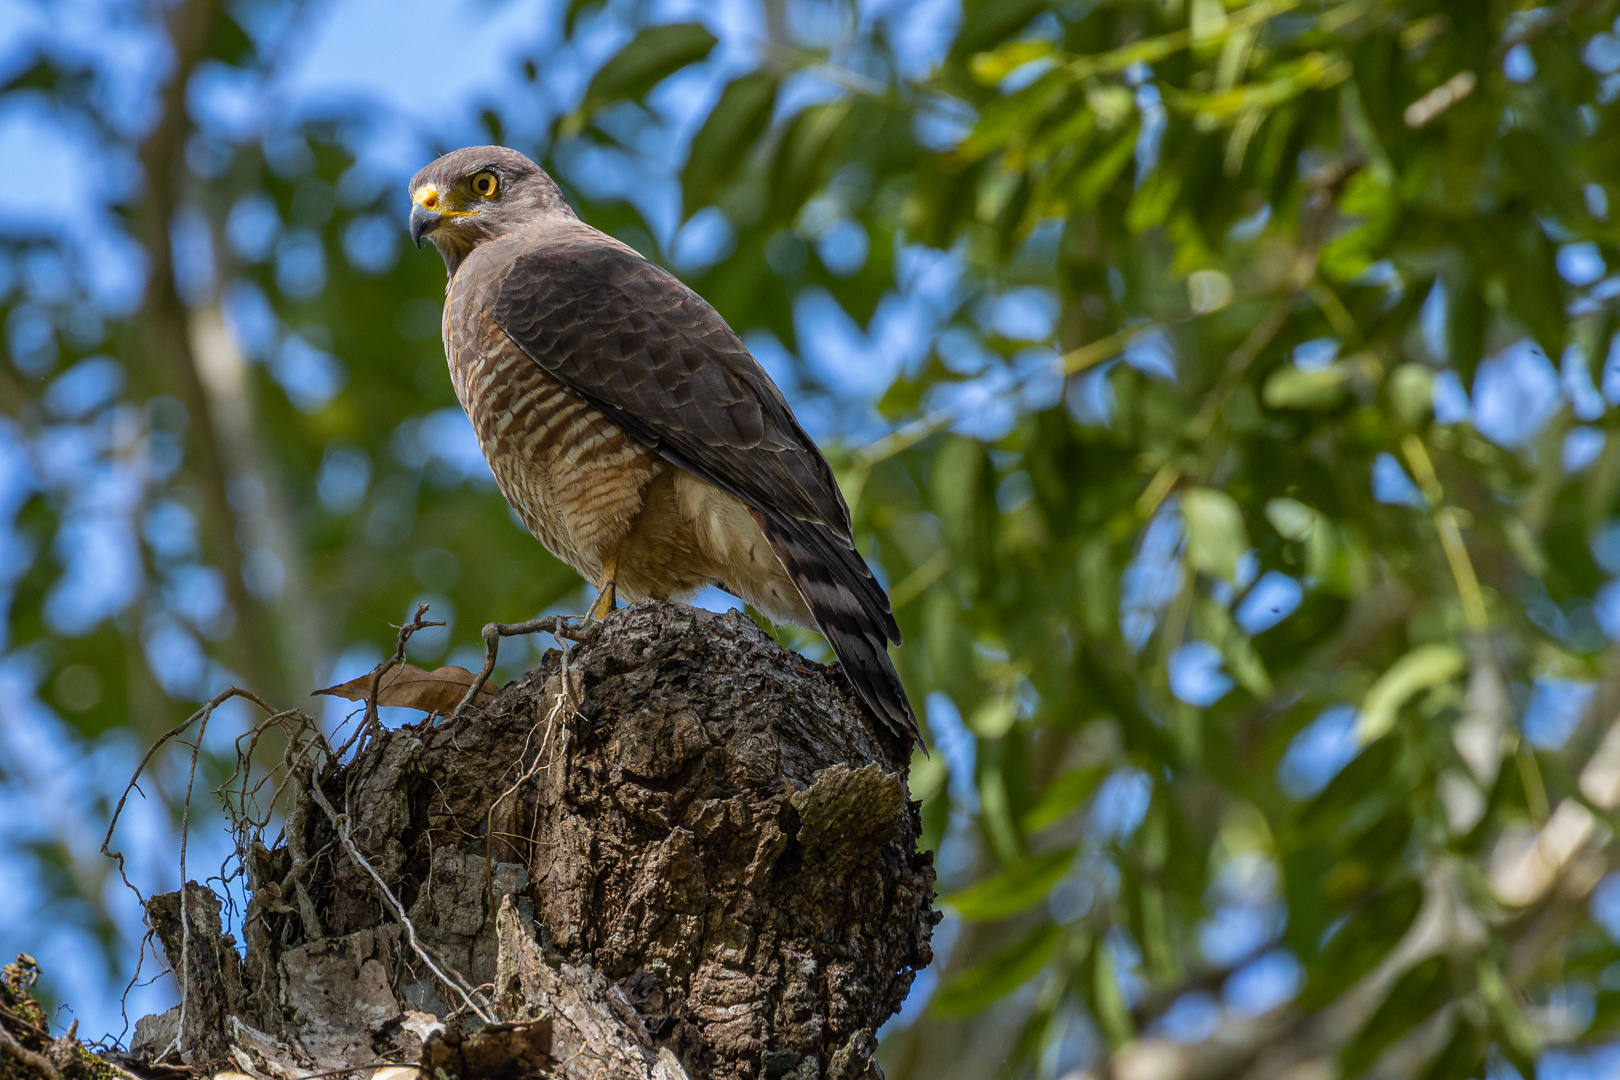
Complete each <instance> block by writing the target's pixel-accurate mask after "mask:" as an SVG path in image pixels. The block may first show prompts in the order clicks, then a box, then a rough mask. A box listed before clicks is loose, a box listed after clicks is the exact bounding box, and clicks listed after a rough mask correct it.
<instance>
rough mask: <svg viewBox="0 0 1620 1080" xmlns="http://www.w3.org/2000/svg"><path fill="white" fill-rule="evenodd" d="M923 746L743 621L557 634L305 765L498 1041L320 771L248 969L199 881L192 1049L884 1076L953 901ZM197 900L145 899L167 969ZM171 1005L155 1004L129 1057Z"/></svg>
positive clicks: (643, 616) (260, 885)
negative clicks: (492, 681)
mask: <svg viewBox="0 0 1620 1080" xmlns="http://www.w3.org/2000/svg"><path fill="white" fill-rule="evenodd" d="M908 758H909V747H907V746H905V745H903V744H902V743H901V742H900V741H899V740H898V739H896V738H894V737H893V736H891V735H890V734H888V732H887V731H886V730H882V729H880V728H879V727H878V726H877V725H876V724H875V723H874V722H873V721H872V720H871V718H870V717H869V716H868V715H867V714H866V712H865V711H864V710H863V709H862V708H861V706H860V705H859V703H858V702H857V700H856V698H855V697H854V695H853V693H852V691H851V690H850V688H849V686H848V684H847V683H846V682H845V681H844V679H843V678H842V676H841V675H840V674H838V673H836V672H835V671H832V670H829V669H827V668H823V667H821V666H820V665H818V664H814V663H812V662H810V661H807V660H805V659H804V658H803V657H800V656H798V655H796V654H793V653H790V652H787V651H785V650H783V649H781V648H779V647H778V646H777V645H775V644H774V643H773V642H772V641H771V640H770V639H769V638H768V637H767V636H766V635H765V634H764V633H763V632H762V631H760V629H759V628H758V627H757V626H755V624H754V623H753V622H752V621H750V620H749V619H747V618H746V617H744V616H742V615H741V614H738V613H731V614H727V615H716V614H712V613H709V612H704V611H698V610H695V609H692V608H688V607H684V606H680V605H671V604H641V605H637V606H636V607H633V608H630V609H627V610H624V611H621V612H618V613H616V614H614V615H613V616H612V617H610V618H609V619H608V620H607V621H606V622H604V623H603V624H602V625H601V626H600V627H599V628H597V630H596V632H595V633H594V635H593V636H592V637H591V639H590V640H589V641H587V642H585V643H583V644H581V645H579V646H577V647H576V648H575V649H574V650H573V651H572V653H571V655H570V656H569V657H567V658H566V664H565V658H564V657H563V655H562V654H561V653H558V652H552V653H551V654H548V656H547V657H546V660H545V662H544V663H543V664H542V665H541V666H540V667H539V668H537V669H536V670H534V671H532V672H530V673H529V674H528V675H526V676H524V677H523V678H521V679H519V680H517V681H516V682H514V683H512V684H511V685H509V686H507V687H506V688H505V689H504V690H503V691H502V692H501V693H500V694H499V695H498V696H497V697H496V698H494V699H493V700H492V701H490V702H489V703H488V704H487V705H486V706H484V707H481V708H479V709H477V710H473V711H470V712H468V713H467V714H466V715H465V716H463V717H462V718H460V719H459V720H456V721H454V722H453V723H446V724H441V725H439V726H433V725H432V724H429V723H426V722H424V723H422V724H417V725H414V726H410V727H405V728H401V729H399V730H396V731H390V732H383V733H381V734H379V735H378V736H377V737H376V738H375V739H373V740H371V741H370V743H369V745H367V746H366V748H365V749H364V750H363V751H362V752H361V753H360V755H359V756H358V758H357V759H356V760H355V761H354V762H352V763H351V764H350V765H348V766H347V767H345V768H341V769H332V770H329V771H328V773H327V774H326V775H325V776H324V777H320V778H318V779H317V780H316V781H314V782H316V783H318V784H319V791H320V793H321V794H322V795H324V797H325V800H326V801H327V802H328V803H329V804H330V805H331V806H332V807H333V808H334V810H335V811H336V812H337V813H338V814H340V815H346V817H345V818H343V819H341V820H346V822H347V824H348V829H349V834H350V836H352V839H353V842H354V844H355V845H356V847H357V848H358V850H359V852H360V853H361V854H362V856H363V857H364V858H365V859H366V860H367V861H368V862H369V863H370V864H371V866H372V867H374V868H375V870H376V871H377V872H378V874H379V875H380V876H381V878H382V879H383V881H384V882H386V884H387V886H388V889H389V890H390V892H391V893H392V894H393V896H394V897H397V899H398V901H399V903H400V904H401V905H402V906H403V908H404V909H405V910H406V911H407V912H408V917H409V919H410V922H411V923H412V925H413V926H414V928H415V932H416V934H417V936H418V938H419V940H420V943H421V945H422V946H423V950H424V951H425V952H426V953H427V954H428V955H429V956H430V957H432V958H433V959H434V960H435V961H436V963H437V965H438V966H439V967H440V968H441V969H443V970H445V971H446V972H448V971H449V970H450V969H454V971H455V972H457V973H459V974H460V975H461V976H463V977H464V978H465V981H466V982H467V983H468V984H470V985H471V986H472V987H482V988H483V989H482V994H481V1000H482V1001H484V1002H486V1003H487V1004H485V1005H484V1006H483V1008H484V1011H485V1013H486V1014H487V1015H490V1016H492V1017H493V1018H495V1019H497V1020H499V1021H501V1022H502V1023H500V1024H497V1025H496V1026H495V1027H494V1029H491V1030H488V1031H486V1032H484V1033H483V1035H482V1036H480V1037H481V1038H484V1039H485V1040H486V1042H485V1043H484V1044H480V1045H482V1046H483V1047H484V1049H476V1048H469V1044H468V1043H467V1042H466V1040H468V1039H470V1038H472V1037H473V1035H474V1033H475V1032H476V1030H477V1029H478V1028H480V1027H483V1026H484V1025H483V1024H482V1022H481V1021H479V1020H477V1019H476V1017H475V1016H474V1015H473V1012H475V1011H476V1010H473V1011H469V1010H467V1009H465V1008H459V1009H458V1006H461V1005H462V1003H463V1000H464V999H463V997H462V995H461V994H460V993H459V992H456V991H452V990H451V989H450V988H449V987H447V986H446V985H445V984H444V983H443V982H441V981H440V980H439V979H438V978H436V977H435V976H434V975H433V974H432V973H431V972H430V970H429V967H428V965H427V963H426V961H425V959H424V957H423V956H422V955H421V953H420V952H419V951H418V950H417V949H415V948H414V947H413V946H412V945H411V944H410V942H409V937H408V934H407V933H406V932H405V930H404V928H403V927H402V925H401V924H400V922H399V920H398V919H397V918H396V917H395V916H394V915H393V914H392V913H391V910H390V905H389V904H388V903H386V902H385V901H384V899H383V897H382V894H381V890H380V889H379V888H378V886H377V884H376V882H375V881H374V880H373V879H372V878H371V876H370V875H369V874H368V873H367V872H366V870H365V869H364V868H363V867H361V866H360V865H358V864H357V863H356V862H355V861H354V860H353V859H352V858H351V857H350V856H349V854H348V853H347V852H346V850H345V844H344V843H343V840H342V837H341V836H340V834H339V830H338V829H336V828H334V825H333V823H332V820H331V818H330V817H329V816H328V815H327V814H326V812H325V811H324V810H323V809H322V808H321V807H320V800H319V799H317V798H315V797H314V796H313V795H311V794H310V793H309V792H305V793H303V794H302V795H301V796H300V797H299V798H298V800H297V802H296V805H295V807H294V809H293V812H292V813H291V815H290V816H289V819H288V822H287V828H286V833H285V842H284V844H283V845H282V846H280V847H277V848H276V849H274V850H264V849H262V848H261V849H258V850H256V851H254V852H252V853H251V855H250V858H249V859H248V860H247V861H248V863H249V866H248V870H249V880H250V885H251V888H252V890H253V897H252V900H251V902H250V904H249V906H248V910H247V912H246V916H245V919H244V922H243V926H244V928H245V930H244V932H245V934H246V938H247V941H246V960H245V963H242V964H241V965H239V968H238V967H233V965H234V964H235V963H236V954H235V951H234V950H233V949H231V948H228V947H225V946H222V945H221V943H220V938H219V921H218V917H217V901H214V906H213V908H212V909H210V908H209V900H210V899H211V898H208V897H206V896H205V895H204V894H206V890H201V889H196V890H195V891H194V892H193V891H188V900H189V902H188V905H187V911H188V913H190V915H191V919H190V922H191V926H190V933H191V937H192V949H191V953H190V956H191V976H192V978H191V981H192V983H193V986H194V992H193V995H192V996H191V997H190V998H189V999H188V1002H187V1012H186V1017H185V1021H184V1025H183V1031H182V1033H181V1038H180V1040H179V1044H180V1048H181V1053H180V1056H181V1057H183V1058H185V1059H187V1060H191V1061H196V1062H199V1063H200V1062H203V1061H217V1060H220V1059H221V1058H229V1059H230V1060H232V1061H234V1062H235V1063H236V1065H235V1067H237V1068H244V1069H249V1070H250V1071H253V1072H257V1073H260V1074H261V1075H265V1076H276V1075H289V1076H290V1075H296V1070H297V1069H300V1068H308V1067H311V1066H313V1067H320V1068H333V1067H337V1066H341V1065H357V1064H362V1063H372V1062H377V1061H382V1060H392V1061H400V1060H407V1059H408V1060H416V1055H417V1054H419V1053H421V1052H422V1047H421V1039H422V1038H423V1037H424V1036H425V1035H427V1034H428V1033H429V1032H431V1031H433V1030H434V1020H435V1018H444V1020H443V1021H442V1022H443V1023H446V1024H447V1026H448V1028H449V1030H448V1032H446V1033H443V1034H439V1035H435V1036H433V1038H432V1039H431V1040H430V1043H431V1045H430V1046H429V1048H428V1052H429V1054H433V1053H438V1054H439V1055H440V1056H441V1059H442V1060H444V1061H450V1062H452V1067H451V1068H449V1069H448V1070H447V1072H448V1073H450V1074H452V1075H453V1074H454V1072H455V1066H454V1062H455V1061H469V1062H470V1061H472V1060H473V1059H472V1058H470V1057H468V1056H467V1055H469V1054H482V1053H486V1051H487V1052H488V1053H493V1054H498V1053H501V1052H503V1051H500V1050H498V1049H497V1046H498V1045H499V1046H506V1045H508V1044H510V1045H511V1046H514V1047H518V1048H519V1049H520V1050H521V1051H522V1053H531V1054H532V1052H534V1046H535V1044H536V1040H542V1041H543V1040H549V1043H550V1045H549V1046H548V1047H546V1048H545V1054H544V1055H541V1056H543V1057H545V1058H546V1060H547V1061H548V1062H549V1064H547V1065H546V1068H547V1069H550V1070H552V1071H554V1072H555V1073H556V1074H557V1075H561V1076H567V1077H580V1078H583V1077H590V1076H612V1077H620V1076H623V1077H632V1076H638V1077H665V1078H674V1077H678V1076H680V1075H682V1070H683V1069H684V1070H685V1073H686V1074H687V1075H690V1076H691V1077H695V1078H707V1077H713V1078H716V1080H731V1078H743V1077H749V1078H754V1077H791V1078H794V1080H808V1078H826V1080H854V1078H856V1077H875V1076H878V1075H880V1074H879V1072H878V1070H877V1066H876V1065H875V1063H873V1062H872V1061H871V1052H872V1049H873V1047H874V1037H873V1032H874V1030H875V1029H876V1028H877V1026H878V1025H879V1024H881V1023H882V1022H883V1020H884V1019H886V1018H887V1017H889V1016H890V1015H892V1014H893V1013H894V1012H895V1011H896V1010H897V1009H898V1008H899V1006H900V1003H901V1002H902V1000H903V999H904V997H905V995H906V992H907V990H908V989H909V988H910V985H911V980H912V976H913V973H914V971H915V970H916V969H918V968H921V967H923V966H925V965H926V964H927V963H928V962H929V960H930V959H931V952H930V949H929V944H928V942H929V935H930V932H931V929H932V926H933V923H934V921H935V919H936V916H935V915H934V914H933V911H932V898H933V883H934V872H933V868H932V865H931V860H930V858H929V856H928V855H926V854H919V853H918V852H917V850H916V841H917V835H918V820H917V812H916V808H915V807H914V805H913V804H911V803H910V802H909V800H908V797H907V792H906V786H905V772H906V763H907V761H908ZM178 914H179V903H178V895H177V894H170V895H169V896H168V897H161V898H158V899H157V900H155V901H154V902H153V905H152V907H151V909H150V917H151V919H152V921H153V925H154V927H155V929H157V931H158V933H159V936H160V937H161V938H162V940H163V942H164V944H165V947H166V948H167V950H168V952H169V955H170V958H171V962H172V963H173V964H174V966H175V968H176V970H179V968H180V967H181V964H180V963H179V960H180V955H181V947H180V946H181V942H180V940H179V939H180V937H181V932H180V927H179V926H178V924H179V922H180V920H179V918H178ZM536 1023H544V1024H545V1025H546V1026H545V1028H544V1030H542V1029H541V1028H539V1027H537V1026H535V1024H536ZM179 1024H180V1017H179V1015H178V1014H177V1013H176V1012H175V1011H173V1010H171V1013H169V1014H165V1016H163V1017H155V1018H149V1019H148V1020H147V1021H143V1023H142V1025H141V1027H140V1028H139V1029H138V1035H137V1047H136V1049H137V1051H138V1052H140V1051H144V1052H145V1053H146V1054H147V1055H148V1056H151V1055H154V1054H161V1053H162V1052H163V1051H164V1049H165V1048H166V1047H167V1046H168V1045H169V1044H170V1043H172V1042H173V1041H174V1035H175V1031H176V1028H177V1025H179ZM514 1025H515V1026H514ZM489 1040H494V1041H489ZM447 1047H449V1048H448V1049H447ZM525 1047H526V1048H527V1049H523V1048H525ZM513 1052H514V1053H517V1052H518V1051H513ZM172 1056H173V1055H172V1054H171V1057H172ZM478 1060H480V1061H482V1060H484V1059H482V1058H479V1059H478ZM526 1060H529V1059H526ZM539 1060H540V1057H533V1058H532V1060H529V1063H528V1064H527V1065H524V1066H522V1067H521V1068H519V1067H517V1066H514V1067H513V1068H514V1071H512V1072H511V1075H525V1074H532V1073H533V1071H534V1069H536V1068H538V1067H539V1066H538V1065H537V1064H535V1063H536V1062H538V1061H539ZM467 1068H468V1069H469V1070H470V1071H468V1072H467V1073H466V1075H468V1076H472V1075H486V1074H487V1075H495V1072H492V1071H491V1070H490V1068H489V1067H487V1066H485V1065H481V1066H477V1067H476V1068H475V1067H474V1066H472V1065H468V1066H467ZM496 1071H498V1070H496Z"/></svg>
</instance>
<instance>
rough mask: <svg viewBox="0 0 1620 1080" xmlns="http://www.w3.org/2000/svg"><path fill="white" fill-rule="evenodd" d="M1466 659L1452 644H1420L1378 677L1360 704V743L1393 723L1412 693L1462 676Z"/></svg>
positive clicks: (1383, 732) (1380, 735) (1378, 736)
mask: <svg viewBox="0 0 1620 1080" xmlns="http://www.w3.org/2000/svg"><path fill="white" fill-rule="evenodd" d="M1467 665H1468V661H1467V658H1466V657H1464V656H1463V654H1462V652H1461V651H1460V650H1458V649H1457V648H1456V647H1455V646H1452V645H1419V646H1418V647H1417V648H1415V649H1413V650H1412V651H1411V652H1409V653H1407V654H1406V655H1405V656H1403V657H1401V658H1400V659H1399V660H1397V661H1395V663H1394V664H1392V665H1390V668H1389V670H1388V671H1386V672H1384V674H1383V675H1381V676H1379V679H1378V681H1377V682H1376V683H1374V684H1373V687H1372V689H1371V690H1368V691H1367V696H1366V697H1365V698H1364V699H1363V700H1362V703H1361V718H1360V720H1359V721H1358V722H1357V724H1356V734H1357V736H1358V737H1359V738H1360V739H1361V741H1362V742H1364V743H1367V742H1372V741H1373V740H1374V739H1379V738H1382V737H1383V736H1384V735H1386V734H1388V733H1389V730H1390V729H1391V728H1392V727H1394V726H1395V714H1396V712H1397V711H1398V710H1399V709H1400V707H1401V706H1402V705H1404V704H1405V703H1406V702H1407V701H1408V700H1409V699H1410V698H1411V697H1412V696H1413V695H1414V694H1418V693H1421V692H1422V691H1424V690H1427V689H1429V688H1430V687H1434V686H1439V685H1440V684H1441V683H1444V682H1449V681H1450V680H1452V679H1454V678H1456V677H1457V676H1458V675H1461V674H1462V673H1463V671H1464V670H1465V669H1466V668H1467Z"/></svg>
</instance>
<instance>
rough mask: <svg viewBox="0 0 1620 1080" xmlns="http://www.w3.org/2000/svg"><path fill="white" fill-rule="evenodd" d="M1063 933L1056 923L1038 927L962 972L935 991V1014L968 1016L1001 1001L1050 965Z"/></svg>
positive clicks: (941, 1015)
mask: <svg viewBox="0 0 1620 1080" xmlns="http://www.w3.org/2000/svg"><path fill="white" fill-rule="evenodd" d="M1062 936H1063V931H1062V930H1060V929H1059V928H1058V927H1056V926H1051V925H1047V926H1041V927H1037V928H1036V929H1035V930H1033V931H1032V932H1031V933H1029V934H1028V935H1027V936H1025V937H1023V938H1021V939H1020V940H1018V941H1017V942H1015V943H1014V944H1013V945H1011V946H1009V947H1008V948H1005V949H1003V950H1001V951H1000V952H998V953H996V954H995V955H994V956H992V957H990V958H989V959H988V960H986V961H984V962H983V963H982V964H976V965H974V966H973V967H971V968H969V969H968V970H966V971H964V972H962V973H961V974H960V975H958V976H956V978H954V979H952V980H951V981H950V982H948V983H946V984H945V985H944V986H943V987H941V988H940V991H939V993H937V994H936V995H934V1002H933V1006H932V1008H933V1012H934V1014H935V1015H936V1016H940V1017H953V1016H966V1015H968V1014H969V1013H975V1012H978V1011H979V1010H980V1009H983V1008H984V1007H985V1006H987V1005H990V1004H993V1003H994V1002H997V1001H1000V1000H1001V999H1002V998H1004V997H1006V996H1007V995H1008V994H1010V993H1012V992H1013V991H1014V990H1016V989H1018V988H1019V987H1020V986H1023V985H1024V984H1025V983H1026V982H1028V981H1029V980H1030V979H1032V978H1034V977H1035V975H1036V974H1037V973H1038V972H1039V971H1040V970H1041V969H1042V968H1043V967H1045V966H1046V962H1047V961H1048V960H1049V959H1051V957H1052V952H1053V951H1054V950H1055V949H1056V948H1057V944H1058V941H1059V939H1061V938H1062Z"/></svg>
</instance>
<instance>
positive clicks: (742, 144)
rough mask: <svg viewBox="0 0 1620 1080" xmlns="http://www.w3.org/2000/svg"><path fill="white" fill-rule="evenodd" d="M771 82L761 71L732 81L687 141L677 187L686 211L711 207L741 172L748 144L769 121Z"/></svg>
mask: <svg viewBox="0 0 1620 1080" xmlns="http://www.w3.org/2000/svg"><path fill="white" fill-rule="evenodd" d="M776 85H777V83H776V78H775V77H774V76H772V75H767V74H764V73H761V72H754V73H753V74H750V75H744V76H743V77H742V78H740V79H735V80H733V81H732V82H731V83H730V84H729V85H728V86H727V87H726V88H725V90H724V91H722V92H721V94H720V100H719V101H718V102H716V103H715V106H714V110H713V111H712V112H710V113H709V118H708V119H707V120H705V121H703V126H702V127H701V128H699V129H698V133H697V134H696V135H695V136H693V138H692V151H691V153H690V154H689V155H688V156H687V159H686V169H685V171H684V172H683V173H682V176H681V183H682V186H683V188H684V191H685V195H686V212H687V213H691V212H692V211H693V210H696V209H698V208H700V207H704V206H707V205H709V204H710V203H712V202H714V201H715V200H716V198H717V197H718V196H719V193H720V190H721V188H723V187H724V186H725V185H726V184H727V183H728V182H730V181H731V179H732V178H733V177H734V176H736V175H737V173H738V172H739V171H740V170H741V169H742V167H743V164H744V162H746V161H747V160H748V157H749V152H750V151H751V150H752V149H753V147H754V143H755V142H756V141H757V140H758V139H759V137H760V135H761V134H763V133H764V131H765V129H766V128H767V127H768V126H769V125H770V122H771V110H772V109H773V108H774V107H775V106H776Z"/></svg>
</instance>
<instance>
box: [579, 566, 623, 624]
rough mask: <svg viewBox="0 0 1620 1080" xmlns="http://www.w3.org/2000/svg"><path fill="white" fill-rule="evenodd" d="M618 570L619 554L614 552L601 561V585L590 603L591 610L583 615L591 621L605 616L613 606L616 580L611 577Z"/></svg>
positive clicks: (615, 596)
mask: <svg viewBox="0 0 1620 1080" xmlns="http://www.w3.org/2000/svg"><path fill="white" fill-rule="evenodd" d="M618 572H619V554H618V552H614V553H613V554H612V555H609V556H608V557H607V558H606V559H604V560H603V561H602V587H601V590H600V591H599V592H597V594H596V602H595V603H594V604H592V605H591V610H590V611H589V612H588V613H586V615H585V618H587V619H589V620H590V621H591V622H596V621H598V620H600V619H605V618H607V617H608V613H609V612H610V611H612V610H613V608H614V607H615V605H616V603H617V601H618V598H619V595H618V587H617V586H618V582H616V581H614V580H613V579H614V577H615V576H616V575H617V574H618Z"/></svg>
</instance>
